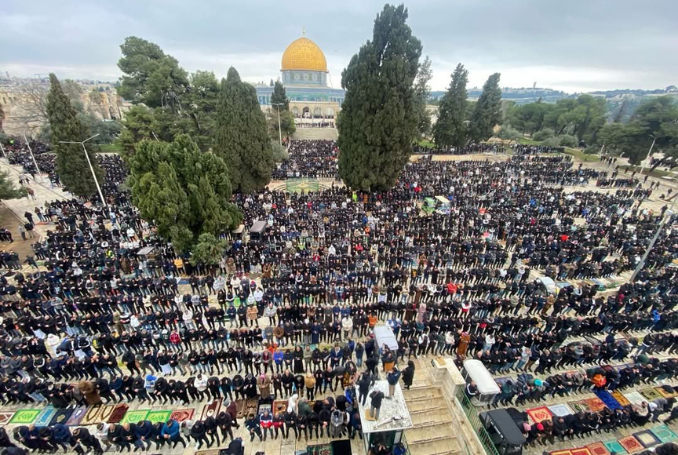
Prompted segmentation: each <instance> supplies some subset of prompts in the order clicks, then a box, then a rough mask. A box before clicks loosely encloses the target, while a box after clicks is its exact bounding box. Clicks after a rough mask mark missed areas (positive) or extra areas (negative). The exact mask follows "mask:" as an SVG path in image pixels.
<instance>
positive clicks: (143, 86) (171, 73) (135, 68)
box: [118, 36, 189, 112]
mask: <svg viewBox="0 0 678 455" xmlns="http://www.w3.org/2000/svg"><path fill="white" fill-rule="evenodd" d="M120 49H121V50H122V57H121V58H120V60H119V61H118V68H120V70H121V71H122V72H123V76H122V77H121V78H120V86H119V87H118V93H119V94H120V96H122V97H123V98H125V99H127V100H129V101H130V102H132V103H135V104H137V103H143V104H145V105H146V106H148V107H151V108H153V107H168V108H170V109H172V110H173V111H174V112H178V111H180V110H181V108H182V106H181V98H182V96H184V95H185V93H186V92H187V88H188V87H189V81H188V73H187V72H186V71H185V70H184V69H183V68H181V67H180V66H179V62H178V61H177V59H175V58H174V57H172V56H171V55H167V54H165V53H164V52H163V50H162V49H161V48H160V46H158V45H157V44H155V43H151V42H149V41H146V40H144V39H141V38H137V37H136V36H129V37H127V38H125V42H124V43H123V44H122V45H120Z"/></svg>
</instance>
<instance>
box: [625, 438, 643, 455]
mask: <svg viewBox="0 0 678 455" xmlns="http://www.w3.org/2000/svg"><path fill="white" fill-rule="evenodd" d="M619 444H620V445H621V446H622V447H623V448H624V450H626V451H627V452H628V453H631V454H633V453H637V452H640V451H642V450H643V449H644V448H645V447H643V445H642V444H641V443H640V441H639V440H637V439H636V438H634V437H633V436H627V437H625V438H621V439H620V440H619Z"/></svg>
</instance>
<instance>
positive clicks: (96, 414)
mask: <svg viewBox="0 0 678 455" xmlns="http://www.w3.org/2000/svg"><path fill="white" fill-rule="evenodd" d="M104 407H105V406H104V405H96V406H92V407H90V408H89V409H87V412H85V416H84V417H83V418H82V420H80V424H81V425H96V424H97V423H101V419H100V416H101V412H102V411H103V408H104Z"/></svg>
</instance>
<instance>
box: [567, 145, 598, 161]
mask: <svg viewBox="0 0 678 455" xmlns="http://www.w3.org/2000/svg"><path fill="white" fill-rule="evenodd" d="M565 153H566V154H568V155H572V156H573V157H575V158H577V159H578V160H580V161H583V162H585V163H591V162H594V161H600V159H599V158H598V155H587V154H586V153H584V151H583V150H579V149H573V148H569V147H565Z"/></svg>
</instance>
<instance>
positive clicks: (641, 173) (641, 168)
mask: <svg viewBox="0 0 678 455" xmlns="http://www.w3.org/2000/svg"><path fill="white" fill-rule="evenodd" d="M650 137H651V138H652V145H650V151H649V152H647V157H645V159H644V160H643V165H642V166H641V167H640V175H643V171H644V170H645V161H647V160H649V159H650V157H651V156H652V149H653V148H654V143H655V142H657V138H656V137H654V136H652V135H650Z"/></svg>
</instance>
